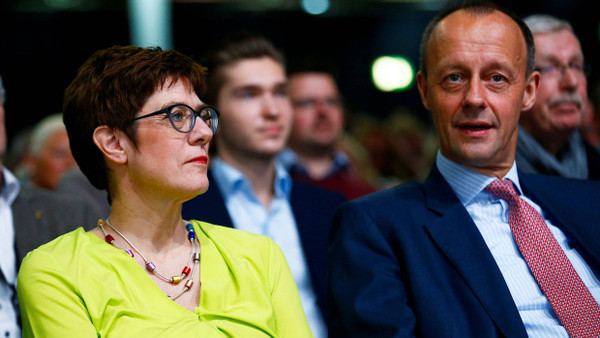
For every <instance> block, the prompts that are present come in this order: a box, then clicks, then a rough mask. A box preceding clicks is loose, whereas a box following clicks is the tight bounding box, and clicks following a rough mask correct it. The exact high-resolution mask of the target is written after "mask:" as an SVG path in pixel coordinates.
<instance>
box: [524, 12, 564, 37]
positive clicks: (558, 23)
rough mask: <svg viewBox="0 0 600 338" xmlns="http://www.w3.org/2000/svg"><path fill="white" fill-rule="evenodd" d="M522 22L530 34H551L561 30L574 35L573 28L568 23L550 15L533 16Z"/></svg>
mask: <svg viewBox="0 0 600 338" xmlns="http://www.w3.org/2000/svg"><path fill="white" fill-rule="evenodd" d="M523 21H525V24H526V25H527V27H529V30H530V31H531V34H541V33H552V32H557V31H561V30H563V29H566V30H568V31H570V32H571V33H573V34H575V32H574V31H573V27H572V26H571V24H570V23H569V22H568V21H566V20H561V19H559V18H557V17H554V16H551V15H547V14H534V15H530V16H528V17H526V18H525V19H524V20H523Z"/></svg>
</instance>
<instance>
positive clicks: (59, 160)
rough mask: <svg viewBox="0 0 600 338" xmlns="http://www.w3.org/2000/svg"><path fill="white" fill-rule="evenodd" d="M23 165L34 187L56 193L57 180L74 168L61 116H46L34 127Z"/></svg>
mask: <svg viewBox="0 0 600 338" xmlns="http://www.w3.org/2000/svg"><path fill="white" fill-rule="evenodd" d="M22 161H23V167H24V168H25V170H26V171H27V174H28V178H29V180H30V181H31V184H32V185H33V186H34V187H36V188H42V189H48V190H54V189H56V186H57V185H58V181H59V180H60V178H61V177H62V176H63V175H64V174H65V173H66V172H67V171H68V170H69V169H71V168H72V167H74V166H75V160H74V159H73V155H71V148H70V147H69V138H68V136H67V129H66V128H65V125H64V123H63V121H62V113H58V114H53V115H50V116H47V117H45V118H43V119H42V120H41V121H40V122H38V123H37V124H36V126H35V127H34V129H33V131H32V133H31V138H30V140H29V143H28V147H27V151H26V153H25V155H24V157H23V160H22Z"/></svg>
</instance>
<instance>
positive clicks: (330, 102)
mask: <svg viewBox="0 0 600 338" xmlns="http://www.w3.org/2000/svg"><path fill="white" fill-rule="evenodd" d="M289 88H290V89H289V90H290V92H289V94H290V99H291V100H292V105H293V108H294V123H293V126H292V134H291V136H290V141H289V144H290V147H292V148H293V149H294V150H299V151H302V150H305V151H306V150H309V149H323V150H329V151H331V149H332V148H334V147H335V144H336V141H337V139H338V137H339V136H340V134H341V133H342V130H343V128H344V113H343V110H342V102H341V99H340V95H339V93H338V89H337V86H336V84H335V81H334V79H333V77H332V76H331V75H329V74H326V73H300V74H296V75H292V76H291V77H290V87H289Z"/></svg>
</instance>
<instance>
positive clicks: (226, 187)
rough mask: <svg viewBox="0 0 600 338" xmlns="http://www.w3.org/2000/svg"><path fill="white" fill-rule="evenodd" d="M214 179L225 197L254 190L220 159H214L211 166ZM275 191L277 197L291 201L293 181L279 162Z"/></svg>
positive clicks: (242, 176) (276, 166)
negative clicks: (241, 191) (242, 191)
mask: <svg viewBox="0 0 600 338" xmlns="http://www.w3.org/2000/svg"><path fill="white" fill-rule="evenodd" d="M211 171H212V173H213V177H214V178H215V181H217V184H219V187H220V188H221V191H222V192H223V194H225V196H229V195H231V194H233V193H235V192H237V191H240V190H244V189H246V190H250V191H251V190H252V187H251V186H250V182H249V181H248V179H247V178H246V176H244V174H242V172H241V171H239V170H237V169H236V168H234V167H233V166H231V165H229V164H227V163H225V162H224V161H223V160H221V159H220V158H219V157H213V159H212V164H211ZM273 189H274V191H275V196H276V197H280V198H281V197H285V198H286V199H289V197H290V193H291V190H292V179H291V177H290V175H289V174H288V172H287V171H286V170H285V168H284V167H283V165H282V164H281V163H279V162H278V161H276V162H275V179H274V181H273Z"/></svg>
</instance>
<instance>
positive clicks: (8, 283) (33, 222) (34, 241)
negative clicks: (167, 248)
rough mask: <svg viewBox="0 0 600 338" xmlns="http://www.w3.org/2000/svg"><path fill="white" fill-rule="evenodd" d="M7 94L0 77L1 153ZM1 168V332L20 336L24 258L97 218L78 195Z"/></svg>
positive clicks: (88, 227) (86, 226)
mask: <svg viewBox="0 0 600 338" xmlns="http://www.w3.org/2000/svg"><path fill="white" fill-rule="evenodd" d="M5 97H6V96H5V90H4V86H3V84H2V78H0V156H1V155H3V154H4V152H5V151H6V129H5V124H4V101H5ZM0 171H1V174H2V175H1V176H0V234H2V235H1V236H0V335H2V336H4V337H20V336H21V333H20V327H19V324H18V319H17V315H18V311H17V309H18V306H17V304H16V293H15V286H16V280H17V279H16V278H17V271H18V266H19V264H20V262H21V260H22V259H23V257H24V256H25V255H26V254H27V253H28V252H29V251H31V250H33V249H35V248H37V247H38V246H40V245H42V244H44V243H46V242H48V241H50V240H52V239H54V238H55V237H57V236H59V235H61V234H63V233H65V232H68V231H71V230H73V229H75V228H76V227H79V226H83V227H84V228H86V229H91V228H93V227H95V221H96V219H95V218H94V217H92V213H91V209H90V207H89V206H88V205H86V204H84V203H83V202H81V201H79V200H78V199H77V197H76V196H63V195H58V194H55V193H53V192H49V191H44V190H39V189H34V188H31V187H20V186H19V182H18V180H17V179H16V177H15V176H14V175H13V174H12V173H11V172H10V171H9V170H8V169H6V168H4V167H3V166H2V162H1V160H0Z"/></svg>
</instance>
